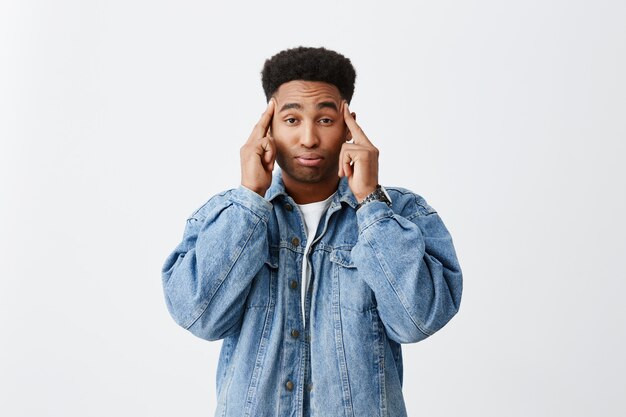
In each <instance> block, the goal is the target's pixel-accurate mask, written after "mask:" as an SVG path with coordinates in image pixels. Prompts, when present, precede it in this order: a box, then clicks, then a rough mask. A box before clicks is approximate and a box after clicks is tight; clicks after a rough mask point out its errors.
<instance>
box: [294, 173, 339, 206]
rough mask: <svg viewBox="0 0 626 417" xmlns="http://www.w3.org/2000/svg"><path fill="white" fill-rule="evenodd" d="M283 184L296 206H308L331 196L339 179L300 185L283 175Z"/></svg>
mask: <svg viewBox="0 0 626 417" xmlns="http://www.w3.org/2000/svg"><path fill="white" fill-rule="evenodd" d="M283 184H285V190H287V194H289V195H290V196H291V198H293V200H294V201H295V202H296V204H309V203H316V202H318V201H324V200H326V199H327V198H328V197H330V196H331V195H333V193H334V192H335V191H337V187H338V186H339V177H337V178H332V179H331V180H330V181H324V182H315V183H301V182H296V181H293V180H292V179H291V178H289V177H287V176H285V175H283Z"/></svg>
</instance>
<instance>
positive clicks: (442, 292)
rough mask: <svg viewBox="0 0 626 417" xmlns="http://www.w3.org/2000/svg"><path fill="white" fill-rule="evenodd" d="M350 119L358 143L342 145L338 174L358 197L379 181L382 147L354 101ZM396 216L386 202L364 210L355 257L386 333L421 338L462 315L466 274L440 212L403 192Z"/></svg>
mask: <svg viewBox="0 0 626 417" xmlns="http://www.w3.org/2000/svg"><path fill="white" fill-rule="evenodd" d="M343 117H344V120H345V123H346V126H347V128H348V130H349V132H350V135H349V138H351V139H352V140H353V141H352V143H345V144H343V147H342V150H341V154H340V158H339V176H344V175H345V176H347V177H348V184H349V186H350V189H351V190H352V193H353V194H354V196H355V197H356V199H357V201H359V202H361V201H363V199H364V198H365V197H366V196H367V195H368V194H369V193H371V192H372V191H373V190H374V189H375V187H376V184H378V149H377V148H376V147H375V146H374V145H373V144H372V142H371V141H370V140H369V138H368V137H367V136H366V135H365V133H364V132H363V130H362V129H361V127H360V126H359V125H358V124H357V123H356V120H355V118H354V117H355V114H354V113H350V110H349V109H348V103H347V102H345V101H344V102H343ZM397 197H398V198H397V199H395V201H394V207H395V208H396V210H397V212H398V213H399V214H397V213H394V211H392V210H391V208H389V207H387V205H386V204H385V203H383V202H380V201H374V202H370V203H367V204H365V205H364V206H362V207H361V208H359V209H358V210H357V221H358V224H359V237H358V241H357V243H356V245H355V246H354V247H353V248H352V259H353V262H354V264H355V265H356V267H357V270H358V271H359V276H361V277H362V279H363V280H364V281H365V282H366V283H367V284H368V285H369V286H370V288H371V289H372V290H373V292H374V294H375V296H376V301H377V303H378V313H379V316H380V319H381V320H382V322H383V325H384V326H385V329H386V331H387V335H388V336H389V337H390V338H391V339H393V340H395V341H396V342H399V343H410V342H417V341H419V340H422V339H425V338H426V337H428V336H430V335H431V334H433V333H434V332H436V331H437V330H439V329H440V328H442V327H443V326H444V325H445V324H446V323H447V322H448V321H449V320H450V319H451V318H452V316H454V315H455V314H456V312H457V311H458V309H459V304H460V302H461V293H462V289H463V285H462V274H461V269H460V267H459V263H458V260H457V257H456V253H455V250H454V245H453V244H452V238H451V237H450V233H448V230H447V229H446V227H445V225H444V224H443V222H442V220H441V219H440V218H439V215H438V214H437V213H436V212H435V210H433V209H432V207H430V206H429V205H428V204H427V203H426V201H425V200H424V199H423V198H422V197H420V196H418V195H416V194H413V193H409V192H403V191H400V193H399V194H398V195H397Z"/></svg>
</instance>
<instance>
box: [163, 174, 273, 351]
mask: <svg viewBox="0 0 626 417" xmlns="http://www.w3.org/2000/svg"><path fill="white" fill-rule="evenodd" d="M271 209H272V204H271V203H270V202H268V201H267V200H265V199H264V198H262V197H261V196H259V195H257V194H255V193H254V192H252V191H250V190H248V189H247V188H244V187H242V186H240V187H239V188H237V189H235V190H230V191H226V192H225V193H223V194H220V195H217V196H214V197H212V198H211V199H210V200H209V201H207V202H206V203H205V204H204V205H203V206H202V207H200V208H199V209H198V210H196V211H195V212H194V213H193V214H192V215H191V217H190V218H189V219H187V224H186V227H185V231H184V234H183V238H182V241H181V242H180V243H179V244H178V246H177V247H176V249H174V251H173V252H172V253H171V254H170V255H169V256H168V257H167V259H166V261H165V263H164V265H163V268H162V280H163V291H164V295H165V302H166V304H167V308H168V310H169V312H170V314H171V316H172V318H173V319H174V321H176V323H178V324H179V325H180V326H182V327H184V328H185V329H187V330H189V331H190V332H192V333H193V334H195V335H196V336H198V337H200V338H202V339H206V340H218V339H222V338H224V337H226V336H228V335H230V334H233V333H236V332H237V331H238V330H239V328H240V327H241V323H242V319H243V314H244V309H245V300H246V297H247V295H248V292H249V291H250V287H251V283H252V279H253V278H254V276H255V275H256V273H257V272H258V271H259V270H260V269H261V267H262V266H263V263H264V262H265V260H266V259H267V258H268V256H269V248H268V243H267V222H268V219H269V215H270V213H271Z"/></svg>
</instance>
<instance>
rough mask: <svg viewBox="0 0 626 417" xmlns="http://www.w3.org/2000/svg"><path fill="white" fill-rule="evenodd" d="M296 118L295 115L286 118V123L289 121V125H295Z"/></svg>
mask: <svg viewBox="0 0 626 417" xmlns="http://www.w3.org/2000/svg"><path fill="white" fill-rule="evenodd" d="M296 121H297V120H296V119H295V118H294V117H289V118H287V119H285V123H287V124H288V125H293V124H295V123H296Z"/></svg>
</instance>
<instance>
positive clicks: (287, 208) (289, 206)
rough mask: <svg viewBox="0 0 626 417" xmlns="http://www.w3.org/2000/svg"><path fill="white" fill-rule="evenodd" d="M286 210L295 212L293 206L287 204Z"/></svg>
mask: <svg viewBox="0 0 626 417" xmlns="http://www.w3.org/2000/svg"><path fill="white" fill-rule="evenodd" d="M285 210H287V211H293V206H292V205H291V204H289V203H287V204H285Z"/></svg>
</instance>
